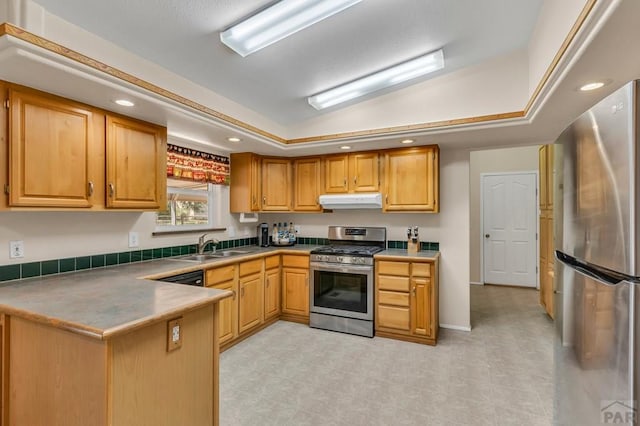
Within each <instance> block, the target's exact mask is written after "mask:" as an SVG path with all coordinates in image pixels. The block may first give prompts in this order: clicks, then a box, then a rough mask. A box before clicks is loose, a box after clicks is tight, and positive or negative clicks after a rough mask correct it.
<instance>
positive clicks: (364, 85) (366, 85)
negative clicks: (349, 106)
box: [307, 49, 444, 110]
mask: <svg viewBox="0 0 640 426" xmlns="http://www.w3.org/2000/svg"><path fill="white" fill-rule="evenodd" d="M442 68H444V52H443V51H442V49H439V50H436V51H435V52H431V53H428V54H426V55H423V56H420V57H418V58H415V59H412V60H410V61H407V62H402V63H400V64H397V65H394V66H392V67H390V68H387V69H384V70H382V71H378V72H376V73H373V74H370V75H368V76H366V77H363V78H360V79H358V80H354V81H352V82H350V83H346V84H343V85H342V86H338V87H334V88H333V89H329V90H327V91H325V92H322V93H318V94H317V95H313V96H309V97H308V98H307V102H309V105H311V106H312V107H314V108H315V109H317V110H320V109H323V108H328V107H330V106H334V105H338V104H341V103H343V102H347V101H350V100H352V99H356V98H359V97H360V96H364V95H367V94H369V93H373V92H375V91H378V90H382V89H385V88H387V87H390V86H393V85H396V84H399V83H402V82H405V81H408V80H412V79H414V78H417V77H420V76H423V75H425V74H429V73H432V72H435V71H438V70H439V69H442Z"/></svg>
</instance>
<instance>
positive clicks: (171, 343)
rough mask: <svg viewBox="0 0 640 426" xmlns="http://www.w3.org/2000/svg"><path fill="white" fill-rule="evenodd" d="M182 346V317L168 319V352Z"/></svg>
mask: <svg viewBox="0 0 640 426" xmlns="http://www.w3.org/2000/svg"><path fill="white" fill-rule="evenodd" d="M181 346H182V317H180V318H176V319H172V320H170V321H167V352H171V351H173V350H175V349H178V348H180V347H181Z"/></svg>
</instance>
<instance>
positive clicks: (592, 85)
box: [580, 81, 604, 92]
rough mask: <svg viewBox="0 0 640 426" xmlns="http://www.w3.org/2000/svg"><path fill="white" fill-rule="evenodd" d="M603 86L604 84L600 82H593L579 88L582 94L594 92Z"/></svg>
mask: <svg viewBox="0 0 640 426" xmlns="http://www.w3.org/2000/svg"><path fill="white" fill-rule="evenodd" d="M602 86H604V82H602V81H594V82H593V83H588V84H585V85H584V86H580V90H582V91H583V92H588V91H590V90H596V89H599V88H601V87H602Z"/></svg>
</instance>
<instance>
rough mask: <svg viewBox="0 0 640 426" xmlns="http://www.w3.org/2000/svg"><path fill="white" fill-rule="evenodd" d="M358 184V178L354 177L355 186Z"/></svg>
mask: <svg viewBox="0 0 640 426" xmlns="http://www.w3.org/2000/svg"><path fill="white" fill-rule="evenodd" d="M357 183H358V176H354V177H353V184H354V185H356V184H357Z"/></svg>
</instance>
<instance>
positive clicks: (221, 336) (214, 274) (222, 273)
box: [205, 265, 238, 346]
mask: <svg viewBox="0 0 640 426" xmlns="http://www.w3.org/2000/svg"><path fill="white" fill-rule="evenodd" d="M236 273H237V266H236V265H227V266H221V267H219V268H212V269H207V270H206V271H205V285H206V286H207V287H213V288H215V289H218V290H229V291H232V292H233V297H230V298H227V299H224V300H221V301H220V303H219V304H218V310H219V311H220V314H219V321H218V342H219V343H220V346H222V345H224V344H226V343H228V342H230V341H232V340H233V339H235V338H236V337H237V336H238V279H237V277H236Z"/></svg>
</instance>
